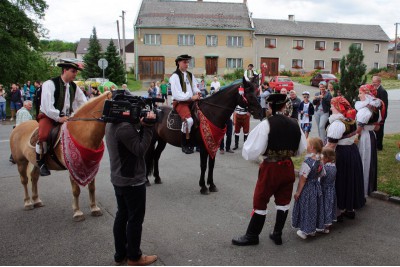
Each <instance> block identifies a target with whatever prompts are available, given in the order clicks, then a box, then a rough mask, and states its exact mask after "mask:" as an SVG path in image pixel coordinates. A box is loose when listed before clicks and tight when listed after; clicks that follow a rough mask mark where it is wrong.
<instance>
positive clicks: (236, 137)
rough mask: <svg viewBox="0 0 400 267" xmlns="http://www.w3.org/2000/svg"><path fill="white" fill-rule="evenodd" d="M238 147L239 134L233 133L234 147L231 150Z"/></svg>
mask: <svg viewBox="0 0 400 267" xmlns="http://www.w3.org/2000/svg"><path fill="white" fill-rule="evenodd" d="M238 148H239V135H236V134H235V147H234V148H233V150H236V149H238Z"/></svg>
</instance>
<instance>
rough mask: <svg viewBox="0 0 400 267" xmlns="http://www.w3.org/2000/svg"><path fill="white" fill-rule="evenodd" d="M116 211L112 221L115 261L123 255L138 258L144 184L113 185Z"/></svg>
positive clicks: (144, 204)
mask: <svg viewBox="0 0 400 267" xmlns="http://www.w3.org/2000/svg"><path fill="white" fill-rule="evenodd" d="M114 191H115V197H116V198H117V205H118V211H117V214H116V216H115V221H114V228H113V232H114V242H115V255H114V260H115V261H122V260H123V259H124V258H125V257H127V258H128V259H130V260H138V259H139V258H140V257H141V256H142V251H141V250H140V242H141V240H142V224H143V220H144V214H145V211H146V185H145V184H143V185H140V186H124V187H119V186H115V185H114Z"/></svg>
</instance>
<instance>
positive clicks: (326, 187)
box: [317, 147, 336, 234]
mask: <svg viewBox="0 0 400 267" xmlns="http://www.w3.org/2000/svg"><path fill="white" fill-rule="evenodd" d="M335 159H336V155H335V151H334V150H333V149H332V148H328V147H324V148H323V149H322V161H323V163H324V168H325V172H326V175H325V176H323V177H321V180H320V183H321V189H322V198H323V209H324V225H325V228H324V229H317V232H320V233H325V234H328V233H329V227H330V226H331V225H332V222H334V221H336V189H335V180H336V165H335Z"/></svg>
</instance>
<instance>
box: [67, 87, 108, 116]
mask: <svg viewBox="0 0 400 267" xmlns="http://www.w3.org/2000/svg"><path fill="white" fill-rule="evenodd" d="M111 96H112V94H111V92H108V93H107V99H111ZM102 112H103V109H101V110H95V111H92V112H91V113H90V115H92V118H75V117H71V118H68V121H98V122H104V120H103V118H102V117H101V116H100V117H98V118H96V117H95V116H94V114H96V113H102Z"/></svg>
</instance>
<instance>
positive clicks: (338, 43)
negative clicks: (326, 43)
mask: <svg viewBox="0 0 400 267" xmlns="http://www.w3.org/2000/svg"><path fill="white" fill-rule="evenodd" d="M333 50H334V51H340V42H333Z"/></svg>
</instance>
